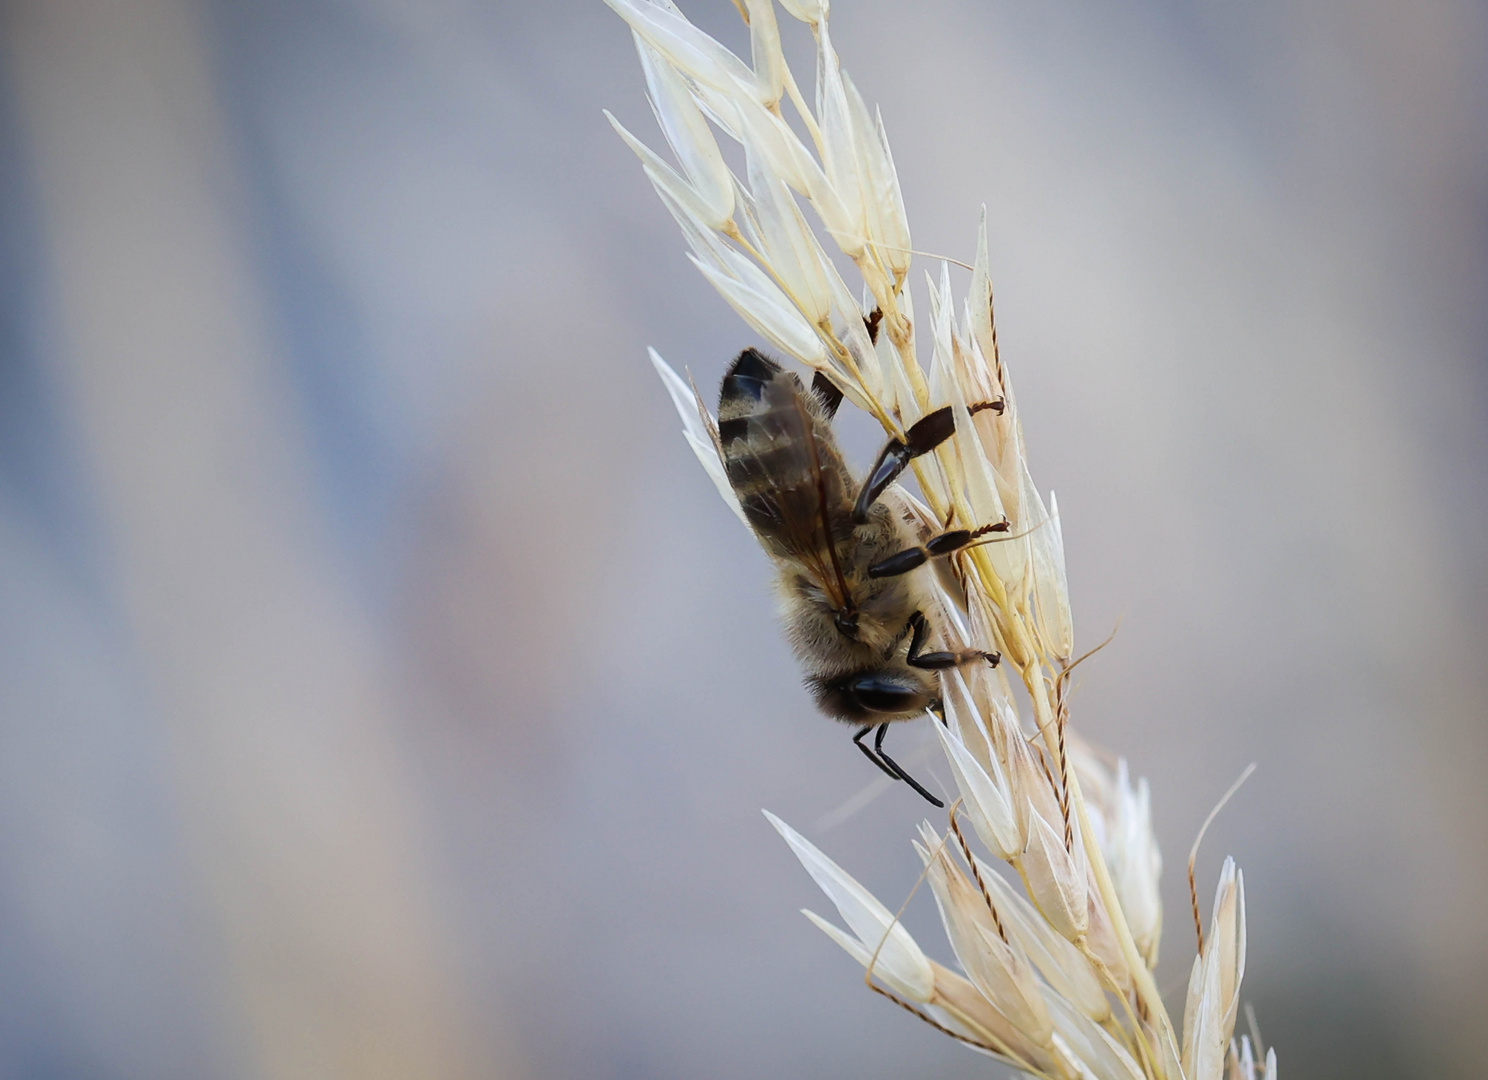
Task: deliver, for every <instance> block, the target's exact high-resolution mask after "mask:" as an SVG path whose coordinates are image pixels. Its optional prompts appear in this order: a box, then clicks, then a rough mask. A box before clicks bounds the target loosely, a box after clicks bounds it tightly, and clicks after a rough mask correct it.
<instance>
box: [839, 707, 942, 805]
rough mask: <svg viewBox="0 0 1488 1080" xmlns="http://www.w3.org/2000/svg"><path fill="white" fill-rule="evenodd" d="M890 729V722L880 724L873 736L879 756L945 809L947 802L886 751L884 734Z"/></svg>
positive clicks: (925, 795)
mask: <svg viewBox="0 0 1488 1080" xmlns="http://www.w3.org/2000/svg"><path fill="white" fill-rule="evenodd" d="M888 731H889V725H888V724H879V725H878V733H877V734H875V735H874V736H873V749H874V751H875V752H876V753H877V754H878V756H879V758H880V759H882V761H883V763H884V764H885V765H886V766H888V768H890V769H892V770H894V772H895V773H896V774H898V776H899V779H901V780H903V781H904V782H905V783H906V784H908V785H909V786H910V787H912V788H914V789H915V790H916V791H918V792H919V793H920V794H921V795H922V796H924V798H925V801H927V802H928V803H930V804H931V805H932V806H935V807H937V808H940V809H944V808H945V803H943V802H941V801H940V800H939V799H937V798H936V797H935V796H934V795H931V794H930V793H929V792H928V791H926V790H925V788H924V786H923V785H921V783H920V782H919V781H918V780H916V779H915V778H914V777H913V776H910V775H909V773H907V772H905V771H904V767H903V766H902V765H900V764H899V763H898V762H897V761H895V760H894V759H893V758H891V757H889V755H888V754H887V753H886V752H885V750H884V748H883V741H884V736H885V735H887V734H888ZM859 745H861V744H859ZM863 749H865V750H866V749H867V747H866V746H865V747H863Z"/></svg>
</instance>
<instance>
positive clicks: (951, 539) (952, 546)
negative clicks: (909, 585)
mask: <svg viewBox="0 0 1488 1080" xmlns="http://www.w3.org/2000/svg"><path fill="white" fill-rule="evenodd" d="M1010 527H1011V523H1010V522H1008V521H1006V520H1003V521H999V522H996V523H994V524H992V525H983V526H982V527H981V528H979V529H952V530H950V531H949V532H943V533H941V534H940V535H939V536H932V537H931V538H930V539H929V540H927V541H926V542H925V546H924V547H912V548H905V549H904V550H903V551H896V552H894V554H892V555H890V556H889V557H888V558H887V559H880V560H878V562H876V563H874V564H873V565H872V566H870V567H869V568H868V576H869V577H894V576H895V575H897V574H907V573H909V572H910V571H911V570H913V569H914V568H915V567H917V566H923V565H925V563H926V562H927V561H929V560H930V559H934V558H936V557H938V556H941V555H949V554H950V553H951V552H953V551H960V550H961V549H962V548H964V547H965V546H966V545H967V544H969V543H971V542H972V541H973V540H978V539H980V538H981V537H983V536H986V535H987V534H988V533H996V532H1007V531H1008V529H1009V528H1010Z"/></svg>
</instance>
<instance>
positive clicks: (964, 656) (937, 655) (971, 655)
mask: <svg viewBox="0 0 1488 1080" xmlns="http://www.w3.org/2000/svg"><path fill="white" fill-rule="evenodd" d="M909 625H910V629H911V630H912V631H913V633H912V635H911V636H910V639H909V652H908V653H907V654H906V655H905V657H904V661H905V663H907V664H908V665H909V666H910V667H917V668H924V669H926V670H929V671H945V670H946V669H948V668H954V667H960V666H961V665H962V664H969V663H971V662H972V661H974V660H986V661H987V662H988V663H989V664H991V665H992V666H993V667H996V666H997V664H998V662H999V661H1000V660H1001V659H1002V657H1001V656H999V655H998V654H997V653H989V652H983V651H982V650H980V649H965V650H963V651H961V652H943V651H942V652H921V651H920V650H922V649H923V648H924V647H925V641H926V639H928V638H929V636H930V625H929V624H928V623H927V622H926V621H925V616H924V615H922V614H921V613H920V612H918V611H916V612H915V613H914V614H913V615H911V616H910V617H909Z"/></svg>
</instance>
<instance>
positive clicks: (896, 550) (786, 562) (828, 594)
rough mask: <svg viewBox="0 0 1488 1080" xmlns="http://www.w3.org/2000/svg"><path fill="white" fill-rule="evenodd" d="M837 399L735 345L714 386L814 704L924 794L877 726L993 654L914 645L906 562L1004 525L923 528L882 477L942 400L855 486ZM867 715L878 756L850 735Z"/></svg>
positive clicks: (738, 490)
mask: <svg viewBox="0 0 1488 1080" xmlns="http://www.w3.org/2000/svg"><path fill="white" fill-rule="evenodd" d="M841 400H842V396H841V393H840V391H838V390H836V388H835V387H833V386H832V385H831V383H830V382H829V381H827V380H826V379H825V378H823V377H822V376H820V375H818V376H817V377H816V379H815V381H814V382H813V384H812V386H811V387H810V388H807V387H806V386H805V385H804V384H803V383H802V381H801V379H800V378H799V377H798V376H797V375H796V374H795V373H793V372H790V371H787V370H785V369H784V368H782V367H781V366H780V365H779V364H777V363H775V362H774V361H773V360H771V359H770V358H769V357H767V356H765V355H763V354H762V353H760V352H758V351H757V350H754V349H746V350H744V352H742V353H740V354H739V356H738V358H737V359H735V360H734V362H733V364H732V365H731V366H730V367H729V370H728V373H727V375H726V376H725V377H724V380H723V387H722V390H721V392H720V396H719V404H718V435H719V443H720V450H721V453H722V457H723V463H724V469H725V472H726V474H727V476H728V481H729V484H730V485H731V486H732V487H733V490H734V493H735V494H736V495H737V496H738V499H739V504H740V506H741V508H742V509H743V511H744V516H745V518H746V519H747V520H748V522H749V524H750V526H751V527H752V528H753V529H754V533H755V535H756V536H757V537H758V538H759V541H760V543H761V545H762V546H763V547H764V549H765V551H766V552H767V553H768V554H769V555H770V557H771V559H772V560H773V561H774V563H775V567H776V571H777V576H776V585H777V591H778V594H779V598H780V606H781V611H782V616H783V622H784V624H785V630H786V636H787V638H788V639H789V641H790V644H791V647H792V649H793V650H794V651H795V654H796V657H797V659H798V660H799V661H800V663H801V666H802V668H803V669H804V671H805V675H806V686H807V688H808V689H809V690H810V692H811V694H812V696H813V697H814V698H815V701H816V705H817V708H819V709H820V710H821V711H822V712H823V713H825V714H826V715H827V716H830V717H833V718H834V719H837V720H842V721H845V722H848V723H853V724H860V725H864V726H863V727H862V729H861V730H860V731H859V732H858V733H857V734H856V735H855V736H854V739H853V741H854V742H855V743H856V744H857V746H858V747H859V748H860V749H861V750H863V752H864V753H865V754H868V757H869V759H870V760H872V761H874V763H875V764H877V765H879V767H880V768H883V769H884V771H885V772H887V773H889V775H891V776H895V777H896V778H898V779H904V780H906V781H908V782H909V783H910V784H911V785H912V786H913V787H914V788H915V789H916V790H917V791H919V792H920V793H921V794H922V795H924V796H925V797H926V798H927V799H930V800H931V801H932V802H937V800H935V799H934V797H933V796H931V795H930V794H929V793H928V792H926V791H925V790H924V788H922V787H921V786H920V785H919V784H918V783H916V782H915V781H914V780H913V779H911V778H910V777H909V776H908V775H907V774H905V773H904V771H903V770H902V769H901V768H899V766H897V765H896V764H895V763H894V762H893V761H892V759H890V758H888V757H887V755H886V754H884V753H883V749H882V744H883V735H884V731H885V730H886V729H887V726H888V724H889V723H891V722H893V721H896V720H907V719H913V718H915V717H919V716H923V715H925V713H926V712H927V710H938V709H939V707H940V702H939V683H938V679H937V677H936V672H937V671H940V670H944V669H946V668H951V667H955V666H957V665H960V664H966V663H972V662H978V661H981V662H991V663H996V662H997V659H998V658H997V655H996V654H995V653H987V652H982V651H979V650H962V651H958V652H931V651H926V645H927V641H928V637H929V624H928V622H927V620H926V618H925V614H924V612H925V611H926V610H927V609H929V607H930V603H929V596H928V595H927V591H926V590H925V588H924V587H923V586H922V585H921V583H920V581H919V579H918V575H915V574H912V573H911V572H910V571H912V570H914V569H916V568H918V567H920V566H922V565H923V564H924V563H925V562H926V561H928V560H929V559H932V558H935V557H936V556H939V555H945V554H949V553H950V552H952V551H956V550H958V549H960V548H962V547H964V546H966V545H967V544H968V543H970V542H971V541H972V540H973V539H975V538H977V537H979V536H982V535H985V534H986V533H988V532H994V531H1002V530H1004V529H1005V528H1006V527H1007V526H1006V523H1005V522H1003V523H998V524H996V525H991V526H986V527H983V528H982V529H978V530H968V529H957V530H952V531H949V532H943V533H940V534H939V535H938V536H928V537H927V536H926V535H925V533H924V532H923V531H922V526H921V525H920V522H919V519H918V517H917V516H916V515H915V514H914V512H913V511H912V510H911V509H910V506H909V502H908V500H907V499H906V498H905V496H904V494H903V493H902V491H901V490H900V489H899V488H898V487H897V486H896V485H895V484H894V481H895V480H896V479H897V477H898V476H899V474H900V473H901V472H902V471H903V469H904V468H905V466H906V465H907V464H908V463H909V461H910V460H912V459H913V458H914V457H917V456H919V455H920V454H923V453H926V452H928V451H929V450H932V449H934V447H935V446H937V445H939V444H940V443H941V442H943V441H944V440H945V439H946V438H948V437H949V436H950V435H951V433H952V431H953V430H954V420H953V419H952V414H951V410H950V409H949V408H944V409H940V410H937V411H936V412H933V413H930V414H929V415H927V416H926V417H925V418H924V419H922V420H921V421H920V422H919V423H917V424H915V425H914V426H913V427H911V428H910V430H909V432H907V433H906V436H905V438H904V439H902V440H900V439H893V440H890V442H889V444H888V445H887V446H885V447H884V450H883V452H882V453H880V455H879V458H878V461H877V463H876V464H875V465H874V468H873V469H872V470H871V471H870V473H869V476H868V479H867V480H866V481H865V482H863V483H861V484H860V483H859V482H858V481H857V479H856V478H855V477H854V476H853V474H852V472H851V470H850V469H849V468H848V466H847V463H846V462H845V461H844V459H843V457H842V452H841V450H840V449H839V448H838V446H837V440H836V437H835V436H834V434H833V431H832V419H833V416H834V415H835V413H836V409H837V406H838V405H839V404H840V402H841ZM987 407H991V406H987ZM875 726H877V727H878V734H877V736H876V737H875V743H874V748H875V750H876V751H877V756H875V755H874V754H873V753H870V752H869V749H868V747H867V746H865V745H864V744H863V743H862V742H861V740H862V738H863V736H864V735H866V734H867V733H868V732H869V731H870V730H872V729H873V728H874V727H875ZM885 762H887V764H885Z"/></svg>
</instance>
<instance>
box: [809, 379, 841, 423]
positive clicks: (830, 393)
mask: <svg viewBox="0 0 1488 1080" xmlns="http://www.w3.org/2000/svg"><path fill="white" fill-rule="evenodd" d="M811 392H812V393H813V394H815V395H816V396H817V398H819V399H820V400H821V403H822V408H824V409H826V410H827V416H828V417H833V416H836V415H837V407H838V406H839V405H841V404H842V391H841V390H839V389H838V388H837V384H836V383H834V382H833V381H832V380H831V379H829V378H827V377H826V376H825V375H823V374H822V373H821V372H820V371H818V372H817V373H816V374H815V375H814V376H812V379H811Z"/></svg>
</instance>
